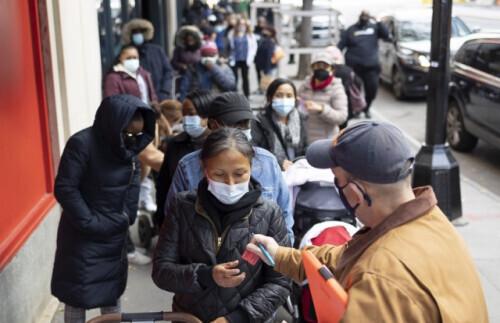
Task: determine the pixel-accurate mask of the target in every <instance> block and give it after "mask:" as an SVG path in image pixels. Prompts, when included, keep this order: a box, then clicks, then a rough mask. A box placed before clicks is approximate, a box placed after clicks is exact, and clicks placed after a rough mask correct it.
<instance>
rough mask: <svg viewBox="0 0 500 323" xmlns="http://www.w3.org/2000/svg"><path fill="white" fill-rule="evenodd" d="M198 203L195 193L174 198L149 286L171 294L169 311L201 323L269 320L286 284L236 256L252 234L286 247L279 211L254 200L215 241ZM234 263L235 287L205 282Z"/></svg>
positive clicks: (283, 297)
mask: <svg viewBox="0 0 500 323" xmlns="http://www.w3.org/2000/svg"><path fill="white" fill-rule="evenodd" d="M253 183H255V181H253ZM201 204H202V202H201V201H200V198H199V197H197V194H196V192H183V193H179V194H178V195H177V196H176V198H175V201H174V203H172V205H171V209H170V210H169V212H168V216H167V217H166V218H165V223H164V225H163V227H162V231H161V233H160V237H159V241H158V245H157V247H156V251H155V257H154V263H153V280H154V282H155V283H156V285H157V286H158V287H160V288H162V289H165V290H167V291H170V292H173V293H175V296H174V301H173V305H172V307H173V308H174V310H176V311H182V312H188V313H192V314H193V315H195V316H197V317H199V318H200V319H201V320H202V321H203V322H210V321H212V320H214V319H216V318H217V317H220V316H228V315H229V316H230V317H231V316H232V315H234V314H236V313H239V314H243V315H242V316H239V319H238V320H236V321H235V322H246V321H248V322H265V321H268V320H269V318H270V317H271V316H272V314H273V313H274V312H275V311H276V310H277V308H278V307H279V306H280V305H282V304H284V302H285V300H286V298H287V296H288V295H289V293H290V288H291V284H290V281H289V280H288V279H287V278H285V277H283V276H281V275H280V274H278V273H276V272H275V271H274V270H273V269H272V268H271V267H268V266H266V265H264V264H263V263H262V262H258V263H257V264H256V265H255V266H252V265H249V264H248V263H247V262H245V261H244V260H242V259H241V255H242V254H243V252H244V251H245V248H246V245H247V244H248V243H249V241H250V239H251V234H252V233H259V234H264V235H268V236H271V237H273V238H274V239H275V240H276V241H277V242H278V243H279V244H280V245H281V246H288V245H290V240H289V238H288V234H287V230H286V227H285V223H284V219H283V216H282V215H281V212H280V210H279V208H278V206H277V205H276V204H275V203H274V202H271V201H268V200H266V199H264V198H262V197H259V199H258V200H257V201H256V203H255V204H254V205H253V206H252V208H251V211H250V212H249V213H248V214H247V215H246V216H243V217H241V218H239V219H238V220H236V221H234V222H233V223H232V224H231V225H230V226H229V227H227V228H226V229H225V230H224V232H223V233H222V234H221V236H220V237H219V234H218V233H217V230H216V225H215V224H214V222H213V221H211V220H210V216H209V215H208V213H207V212H206V211H205V210H204V209H203V207H202V206H201ZM233 260H239V268H240V270H241V271H244V272H245V273H246V278H245V280H244V281H243V282H242V283H241V284H240V285H239V286H237V287H235V288H222V287H219V286H218V285H216V284H215V282H212V283H209V284H207V283H206V280H207V279H206V276H207V275H209V276H210V277H211V268H212V267H213V266H215V265H216V264H220V263H225V262H229V261H233ZM207 269H208V271H207Z"/></svg>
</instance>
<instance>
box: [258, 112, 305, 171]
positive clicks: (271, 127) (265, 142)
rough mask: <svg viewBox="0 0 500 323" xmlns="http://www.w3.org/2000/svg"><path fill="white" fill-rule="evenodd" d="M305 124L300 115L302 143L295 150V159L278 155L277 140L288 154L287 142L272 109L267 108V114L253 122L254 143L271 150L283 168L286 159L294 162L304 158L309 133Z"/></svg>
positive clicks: (262, 114)
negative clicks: (300, 157) (275, 147)
mask: <svg viewBox="0 0 500 323" xmlns="http://www.w3.org/2000/svg"><path fill="white" fill-rule="evenodd" d="M305 127H306V126H305V122H304V118H303V116H302V115H300V141H299V144H298V146H297V147H296V148H295V149H294V153H295V157H294V158H292V157H291V156H283V155H280V154H277V152H276V151H275V149H274V145H275V142H276V140H278V141H279V142H280V143H281V146H282V147H283V151H284V152H285V154H286V153H287V148H286V142H285V139H284V138H283V136H282V135H281V133H280V131H279V128H278V125H277V124H276V122H275V121H274V120H273V117H272V109H271V108H270V107H269V106H267V107H266V108H265V112H264V113H261V114H259V115H258V116H257V120H255V121H253V122H252V142H253V143H254V144H255V145H256V146H258V147H261V148H264V149H266V150H269V151H270V152H271V153H272V154H273V155H274V156H276V159H277V160H278V163H279V164H280V166H281V167H283V166H282V165H283V161H284V160H285V158H286V159H288V160H293V159H295V158H297V157H299V156H304V155H305V153H306V148H307V142H308V140H307V131H306V128H305Z"/></svg>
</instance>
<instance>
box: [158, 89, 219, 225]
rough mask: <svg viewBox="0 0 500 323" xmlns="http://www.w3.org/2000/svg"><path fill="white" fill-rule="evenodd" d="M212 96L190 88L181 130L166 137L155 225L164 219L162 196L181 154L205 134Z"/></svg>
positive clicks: (200, 141) (197, 146)
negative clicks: (175, 134)
mask: <svg viewBox="0 0 500 323" xmlns="http://www.w3.org/2000/svg"><path fill="white" fill-rule="evenodd" d="M213 99H214V95H213V94H212V93H210V92H209V91H203V90H194V91H192V92H190V93H189V94H188V95H187V96H186V98H185V99H184V101H183V102H182V116H183V121H182V125H183V129H184V131H183V132H181V133H180V134H178V135H177V136H175V137H172V138H169V139H168V140H167V141H166V142H165V144H164V145H163V147H164V149H165V150H164V152H167V151H168V153H166V154H165V158H164V159H163V164H162V165H161V169H160V173H159V175H158V178H157V180H156V202H157V205H158V210H157V212H156V215H155V221H154V222H155V224H156V225H157V227H158V228H160V227H161V225H162V223H163V218H164V216H165V215H164V209H163V206H164V204H165V198H166V196H167V192H168V190H169V188H170V184H171V183H172V177H173V176H174V173H175V169H176V168H177V164H178V163H179V160H181V158H182V157H184V156H186V155H187V154H189V153H191V152H193V151H195V150H198V149H200V148H201V146H202V145H203V142H204V141H205V139H206V137H207V135H208V132H209V131H208V129H207V112H208V107H209V105H210V103H211V102H212V100H213Z"/></svg>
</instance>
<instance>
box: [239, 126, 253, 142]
mask: <svg viewBox="0 0 500 323" xmlns="http://www.w3.org/2000/svg"><path fill="white" fill-rule="evenodd" d="M241 131H242V132H243V133H244V134H245V136H247V139H248V141H250V142H251V141H252V129H243V130H241Z"/></svg>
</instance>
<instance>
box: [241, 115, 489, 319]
mask: <svg viewBox="0 0 500 323" xmlns="http://www.w3.org/2000/svg"><path fill="white" fill-rule="evenodd" d="M413 159H414V157H413V154H412V152H411V150H410V149H409V144H408V143H407V142H406V140H405V137H404V135H403V133H402V132H401V131H400V130H399V129H398V128H397V127H395V126H393V125H391V124H387V123H381V122H380V123H379V122H361V123H358V124H355V125H353V126H350V127H348V128H346V129H345V130H344V131H343V132H341V133H340V134H339V135H338V136H337V137H336V138H335V139H334V140H320V141H316V142H314V143H313V144H312V145H311V146H310V147H309V149H308V150H307V160H308V161H309V163H310V164H311V165H312V166H314V167H318V168H330V169H331V170H332V172H333V173H334V175H335V184H336V186H337V188H338V191H339V194H340V196H341V198H342V201H343V203H344V204H345V206H346V208H347V209H349V210H350V211H351V212H352V213H354V215H355V216H356V217H357V218H358V219H359V220H360V221H361V222H362V223H363V224H364V227H363V228H362V229H361V230H360V231H359V232H358V233H356V234H355V235H354V236H353V239H352V240H351V241H350V242H349V243H348V244H346V245H344V246H341V247H335V246H329V245H324V246H320V247H314V246H313V247H308V250H310V251H311V252H312V253H314V254H315V255H316V257H317V258H318V259H319V260H320V262H322V263H323V264H325V265H327V266H328V267H329V268H330V270H331V271H332V272H333V273H334V275H335V278H336V279H337V280H338V281H339V283H340V284H341V285H342V286H343V287H344V289H345V290H346V291H347V293H348V304H347V308H346V312H345V314H344V317H343V319H342V321H343V322H487V321H488V313H487V309H486V304H485V300H484V295H483V290H482V288H481V284H480V281H479V277H478V273H477V270H476V268H475V266H474V264H473V262H472V259H471V257H470V255H469V252H468V250H467V248H466V246H465V243H464V241H463V240H462V238H461V237H460V236H459V235H458V233H457V232H456V230H455V229H454V228H453V226H452V225H451V224H450V223H449V221H448V220H447V218H446V217H445V215H444V214H443V213H442V212H441V210H440V209H439V207H438V206H437V201H436V197H435V195H434V192H433V190H432V188H431V187H420V188H416V189H412V187H411V173H412V167H413ZM256 243H262V244H263V245H264V246H265V247H266V248H267V250H268V251H269V253H270V255H271V256H272V257H273V258H274V261H275V263H276V265H275V267H274V270H276V271H278V272H280V273H282V274H284V275H286V276H289V277H291V278H293V279H294V280H296V281H298V282H300V281H303V280H304V279H305V278H306V277H305V274H304V269H303V266H302V259H301V253H300V251H299V250H295V249H292V248H286V247H281V246H278V245H277V244H276V242H275V241H274V240H273V239H272V238H269V237H266V236H261V235H256V236H255V237H254V240H253V242H252V243H250V244H249V245H248V246H247V248H248V249H249V250H250V251H252V252H254V253H256V254H258V255H259V256H260V257H261V259H263V260H264V259H265V257H264V256H263V255H262V252H261V251H260V249H259V248H258V247H257V246H256Z"/></svg>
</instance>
